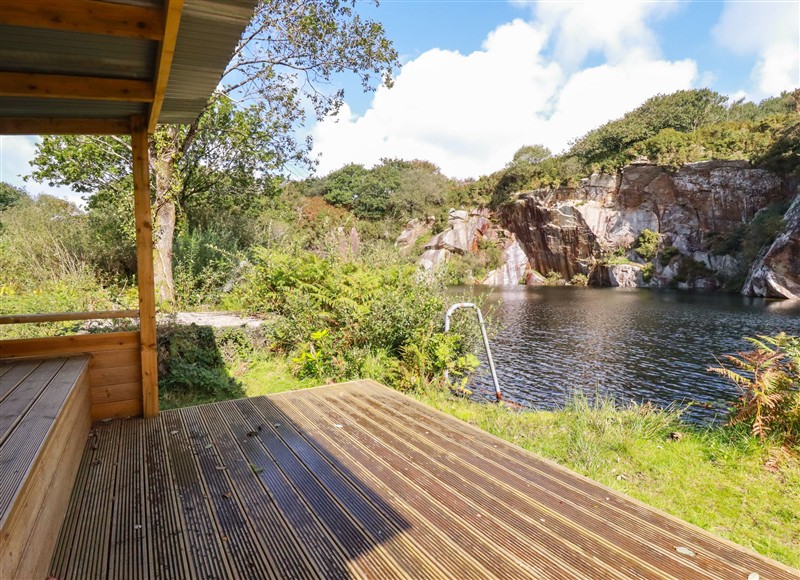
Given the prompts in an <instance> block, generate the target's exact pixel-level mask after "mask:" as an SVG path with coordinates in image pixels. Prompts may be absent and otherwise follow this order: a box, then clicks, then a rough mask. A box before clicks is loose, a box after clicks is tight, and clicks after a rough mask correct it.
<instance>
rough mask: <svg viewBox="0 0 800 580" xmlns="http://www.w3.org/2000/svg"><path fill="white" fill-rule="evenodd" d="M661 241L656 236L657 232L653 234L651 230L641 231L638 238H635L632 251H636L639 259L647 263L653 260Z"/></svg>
mask: <svg viewBox="0 0 800 580" xmlns="http://www.w3.org/2000/svg"><path fill="white" fill-rule="evenodd" d="M660 241H661V236H659V235H658V232H654V231H653V230H642V233H641V234H639V237H638V238H636V242H635V243H634V246H633V247H634V250H635V251H636V253H637V254H639V256H641V258H642V259H643V260H645V261H647V262H650V261H651V260H652V259H653V258H655V257H656V252H658V244H659V242H660Z"/></svg>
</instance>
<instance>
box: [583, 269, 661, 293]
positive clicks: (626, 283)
mask: <svg viewBox="0 0 800 580" xmlns="http://www.w3.org/2000/svg"><path fill="white" fill-rule="evenodd" d="M643 267H644V266H642V265H641V264H597V265H596V266H595V267H594V268H592V271H591V273H590V274H589V285H590V286H599V287H602V288H605V287H614V288H644V287H647V286H649V284H648V283H647V282H645V281H644V277H643V276H642V268H643Z"/></svg>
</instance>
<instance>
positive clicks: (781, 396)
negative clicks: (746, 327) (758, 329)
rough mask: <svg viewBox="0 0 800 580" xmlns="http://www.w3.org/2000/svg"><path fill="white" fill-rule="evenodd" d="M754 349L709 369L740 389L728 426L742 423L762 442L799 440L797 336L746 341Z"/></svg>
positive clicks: (799, 353)
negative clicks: (726, 363)
mask: <svg viewBox="0 0 800 580" xmlns="http://www.w3.org/2000/svg"><path fill="white" fill-rule="evenodd" d="M745 340H747V341H748V342H750V343H751V344H752V345H753V346H755V349H754V350H751V351H747V352H739V353H738V354H737V355H735V356H734V355H726V356H725V357H724V358H725V359H726V360H727V361H728V362H729V363H730V364H731V366H732V368H728V367H726V366H725V365H723V364H722V363H720V366H718V367H712V368H710V369H708V370H709V371H711V372H714V373H717V374H719V375H722V376H723V377H725V378H727V379H729V380H730V381H732V382H733V383H734V384H736V385H737V386H738V387H739V388H740V389H741V392H742V394H741V396H740V397H739V400H738V401H737V402H736V403H734V404H733V407H732V410H731V418H730V421H729V423H730V424H731V425H735V424H737V423H745V424H747V425H749V426H750V429H751V432H752V434H753V435H755V436H758V438H759V439H760V440H761V441H762V442H764V441H766V440H767V439H768V438H770V439H772V440H773V441H774V442H776V443H778V444H790V445H796V444H797V443H798V440H800V337H797V336H789V335H787V334H785V333H781V334H778V335H776V336H759V337H758V338H746V339H745Z"/></svg>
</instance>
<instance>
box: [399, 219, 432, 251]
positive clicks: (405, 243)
mask: <svg viewBox="0 0 800 580" xmlns="http://www.w3.org/2000/svg"><path fill="white" fill-rule="evenodd" d="M433 222H434V218H433V217H428V218H427V219H425V220H421V219H417V218H414V219H412V220H409V221H407V222H406V225H405V226H404V227H403V231H402V232H400V235H399V236H397V240H396V241H395V243H394V245H395V247H396V248H397V251H398V252H399V253H400V254H402V255H408V254H409V253H411V251H412V250H413V249H414V244H416V243H417V240H419V239H420V238H421V237H423V236H427V235H428V234H430V232H431V228H432V227H433Z"/></svg>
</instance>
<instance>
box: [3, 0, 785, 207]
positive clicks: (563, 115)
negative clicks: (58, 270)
mask: <svg viewBox="0 0 800 580" xmlns="http://www.w3.org/2000/svg"><path fill="white" fill-rule="evenodd" d="M359 10H360V11H361V12H362V13H363V14H365V15H368V16H370V17H372V18H375V19H377V20H380V21H381V22H382V23H383V24H384V27H385V29H386V32H387V36H388V37H389V38H390V39H391V40H392V41H393V42H394V44H395V48H396V49H397V51H398V53H399V54H400V59H401V62H402V63H403V67H402V68H401V70H400V71H399V72H398V73H397V74H396V75H395V83H394V87H393V88H392V89H386V88H384V87H382V88H379V89H378V90H377V91H376V92H375V93H367V94H364V93H362V92H361V91H360V88H359V86H358V83H357V81H356V80H355V79H347V78H339V79H336V83H337V84H339V85H341V86H342V87H344V88H345V101H346V104H345V106H344V107H342V109H341V111H340V113H339V115H338V116H337V117H336V118H329V119H326V120H324V121H322V122H320V123H312V124H310V125H309V126H308V127H307V129H306V130H307V131H308V132H309V133H310V135H311V136H312V137H313V139H314V143H315V145H314V150H313V155H314V156H316V157H317V159H318V161H319V165H318V170H317V174H318V175H325V174H327V173H329V172H330V171H333V170H335V169H338V168H339V167H341V166H343V165H345V164H347V163H351V162H355V163H362V164H364V165H366V166H371V165H373V164H375V163H378V162H379V160H380V159H381V158H385V157H399V158H403V159H425V160H428V161H432V162H434V163H436V164H437V165H439V167H440V168H441V169H442V172H443V173H444V174H445V175H447V176H449V177H456V178H467V177H479V176H480V175H484V174H488V173H491V172H493V171H496V170H498V169H500V168H502V167H503V166H504V165H505V164H506V163H507V162H508V161H509V160H510V159H511V157H512V156H513V154H514V152H515V151H516V150H517V149H519V147H521V146H523V145H533V144H543V145H545V146H546V147H548V148H549V149H550V150H551V151H553V152H554V153H558V152H560V151H562V150H564V149H566V148H567V147H568V146H569V143H570V142H571V141H573V140H575V139H576V138H578V137H580V136H582V135H584V134H585V133H586V132H588V131H589V130H591V129H593V128H595V127H597V126H599V125H601V124H603V123H605V122H607V121H609V120H612V119H615V118H619V117H621V116H622V115H623V114H625V113H626V112H627V111H630V110H632V109H634V108H636V107H637V106H638V105H640V104H641V103H643V102H644V101H645V100H647V99H648V98H649V97H652V96H653V95H656V94H659V93H670V92H673V91H677V90H681V89H689V88H702V87H708V88H711V89H713V90H715V91H718V92H720V93H722V94H725V95H728V96H730V97H732V98H742V97H744V98H746V99H747V100H753V101H759V100H761V99H763V98H765V97H769V96H775V95H777V94H779V93H780V92H781V91H785V90H791V89H794V88H798V87H800V1H798V0H785V1H783V0H758V1H741V0H739V1H716V0H712V1H708V0H698V1H686V0H657V1H650V2H640V1H634V0H629V1H617V2H602V1H593V2H592V1H526V0H511V1H505V0H438V1H437V0H434V1H428V0H383V1H382V2H381V4H380V6H379V7H377V8H376V7H374V6H372V5H370V4H369V3H366V2H364V3H360V4H359ZM34 144H35V138H32V137H2V140H1V141H0V179H1V180H3V181H7V182H10V183H13V184H16V185H22V184H23V183H22V181H21V175H24V174H26V173H28V172H29V171H30V168H29V166H28V161H29V160H30V158H31V157H32V155H33V151H34ZM24 185H25V187H26V188H27V189H28V191H30V192H31V193H34V194H37V193H40V192H47V193H56V194H58V195H61V196H67V197H70V198H71V199H73V200H75V201H77V200H79V198H80V196H79V195H77V194H73V193H71V192H69V190H66V189H64V188H62V189H61V190H59V191H53V190H51V189H50V188H48V187H47V185H46V184H36V183H33V182H30V181H29V182H27V183H25V184H24Z"/></svg>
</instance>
